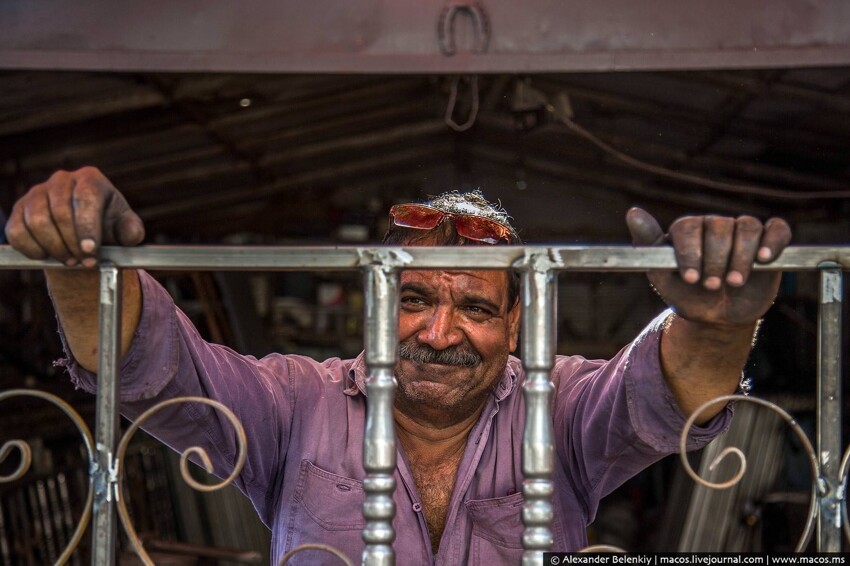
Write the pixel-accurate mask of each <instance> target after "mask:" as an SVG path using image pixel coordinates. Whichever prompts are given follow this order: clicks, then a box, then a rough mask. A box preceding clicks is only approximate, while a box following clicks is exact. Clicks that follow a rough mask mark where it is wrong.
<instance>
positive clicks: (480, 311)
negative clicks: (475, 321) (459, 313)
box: [466, 305, 491, 316]
mask: <svg viewBox="0 0 850 566" xmlns="http://www.w3.org/2000/svg"><path fill="white" fill-rule="evenodd" d="M466 312H468V313H470V314H473V315H477V316H489V315H490V314H491V313H490V311H489V310H487V309H485V308H484V307H477V306H475V305H470V306H468V307H466Z"/></svg>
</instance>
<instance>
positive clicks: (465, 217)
mask: <svg viewBox="0 0 850 566" xmlns="http://www.w3.org/2000/svg"><path fill="white" fill-rule="evenodd" d="M449 217H451V218H454V221H455V229H456V230H457V233H458V235H459V236H462V237H464V238H468V239H470V240H476V241H479V242H486V243H488V244H496V243H498V242H499V240H505V241H506V242H507V243H509V244H510V243H511V242H513V241H514V234H513V231H512V230H511V229H510V228H508V227H507V226H505V225H503V224H500V223H499V222H497V221H495V220H493V219H492V218H485V217H484V216H478V215H475V214H458V213H454V212H443V211H442V210H438V209H436V208H433V207H430V206H428V205H426V204H397V205H395V206H393V207H392V208H390V220H391V221H392V223H393V224H395V225H396V226H401V227H402V228H413V229H415V230H433V229H434V228H436V227H437V226H438V225H439V224H440V222H442V221H443V220H445V219H446V218H449Z"/></svg>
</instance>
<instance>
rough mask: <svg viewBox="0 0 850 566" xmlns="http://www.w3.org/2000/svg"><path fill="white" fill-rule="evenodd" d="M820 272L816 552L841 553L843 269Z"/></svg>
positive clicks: (825, 267)
mask: <svg viewBox="0 0 850 566" xmlns="http://www.w3.org/2000/svg"><path fill="white" fill-rule="evenodd" d="M818 268H819V269H820V282H821V285H820V308H819V310H818V376H817V389H818V392H817V407H818V410H817V414H818V427H817V450H818V462H819V463H820V475H821V477H820V478H819V482H820V486H821V499H820V514H819V515H818V528H817V549H818V551H820V552H840V551H841V508H840V505H841V501H840V500H839V495H838V490H839V488H840V485H841V478H839V477H838V469H839V466H840V464H841V461H840V460H841V306H842V289H841V285H842V273H841V266H839V265H838V264H837V263H834V262H825V263H822V264H821V265H819V266H818Z"/></svg>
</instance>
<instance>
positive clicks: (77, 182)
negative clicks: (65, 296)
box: [6, 167, 145, 267]
mask: <svg viewBox="0 0 850 566" xmlns="http://www.w3.org/2000/svg"><path fill="white" fill-rule="evenodd" d="M144 237H145V228H144V225H143V224H142V220H141V219H140V218H139V217H138V215H137V214H136V213H135V212H133V210H132V209H131V208H130V205H128V204H127V201H126V200H125V199H124V196H123V195H122V194H121V193H120V192H118V189H116V188H115V187H114V186H113V185H112V183H111V182H110V181H109V179H107V178H106V177H105V176H104V175H103V173H101V172H100V171H99V170H98V169H96V168H94V167H83V168H82V169H78V170H76V171H72V172H68V171H57V172H56V173H54V174H53V175H52V176H51V177H50V179H48V180H47V181H46V182H44V183H42V184H40V185H36V186H34V187H32V188H31V189H30V190H29V191H28V192H27V194H25V195H24V196H23V197H21V199H20V200H18V202H16V203H15V206H14V207H13V208H12V214H11V215H10V217H9V220H8V222H7V223H6V239H7V241H8V242H9V243H10V244H11V245H12V247H13V248H15V249H16V250H18V251H19V252H21V253H22V254H24V255H25V256H27V257H29V258H32V259H46V258H53V259H56V260H58V261H60V262H62V263H64V264H66V265H69V266H74V265H77V264H83V265H84V266H86V267H94V266H95V265H96V263H97V255H98V252H99V250H100V246H101V245H104V244H118V245H122V246H135V245H137V244H139V243H141V241H142V240H143V239H144Z"/></svg>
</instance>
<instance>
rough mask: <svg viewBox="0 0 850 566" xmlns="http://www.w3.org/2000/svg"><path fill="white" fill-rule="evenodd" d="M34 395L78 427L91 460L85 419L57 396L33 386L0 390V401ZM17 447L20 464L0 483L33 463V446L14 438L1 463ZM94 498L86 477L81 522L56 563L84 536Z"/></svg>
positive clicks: (91, 444)
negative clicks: (59, 411)
mask: <svg viewBox="0 0 850 566" xmlns="http://www.w3.org/2000/svg"><path fill="white" fill-rule="evenodd" d="M20 396H26V397H36V398H38V399H43V400H45V401H48V402H49V403H52V404H54V405H56V406H57V407H59V408H60V409H62V412H64V413H65V414H66V415H68V417H69V418H70V419H71V421H73V423H74V425H75V426H76V427H77V430H79V431H80V434H81V435H82V436H83V443H84V444H85V446H86V454H87V455H88V458H89V463H91V462H94V461H95V458H94V448H93V447H94V440H93V437H92V434H91V431H90V430H89V427H88V426H87V425H86V422H85V421H84V420H83V418H82V417H81V416H80V414H79V413H77V412H76V411H75V410H74V409H73V408H71V406H70V405H69V404H68V403H66V402H65V401H63V400H62V399H60V398H59V397H57V396H55V395H53V394H51V393H47V392H45V391H38V390H33V389H10V390H9V391H4V392H3V393H0V402H3V401H5V400H6V399H9V398H11V397H20ZM15 448H17V449H18V450H19V451H20V453H21V463H20V465H19V466H18V468H17V469H16V470H15V471H14V472H12V474H11V475H8V476H0V483H7V482H13V481H15V480H18V479H20V478H22V477H23V476H24V475H25V474H26V473H27V471H28V470H29V467H30V464H31V463H32V449H31V448H30V445H29V444H27V443H26V441H24V440H20V439H15V440H10V441H7V442H5V443H4V444H3V446H2V447H0V462H2V461H3V460H5V459H6V458H7V457H8V456H9V454H11V453H12V450H13V449H15ZM93 501H94V485H93V484H92V481H91V476H90V477H89V487H88V493H87V495H86V502H85V504H84V505H83V514H82V516H81V517H80V521H79V522H78V523H77V529H76V530H75V531H74V535H73V536H72V537H71V540H70V541H68V544H67V546H65V549H64V550H63V551H62V554H60V555H59V558H57V560H56V564H65V563H66V562H68V559H69V558H71V554H73V553H74V551H75V550H76V549H77V546H79V544H80V541H81V540H82V538H83V534H84V533H85V531H86V529H87V528H88V526H89V521H90V520H91V514H92V502H93Z"/></svg>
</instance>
